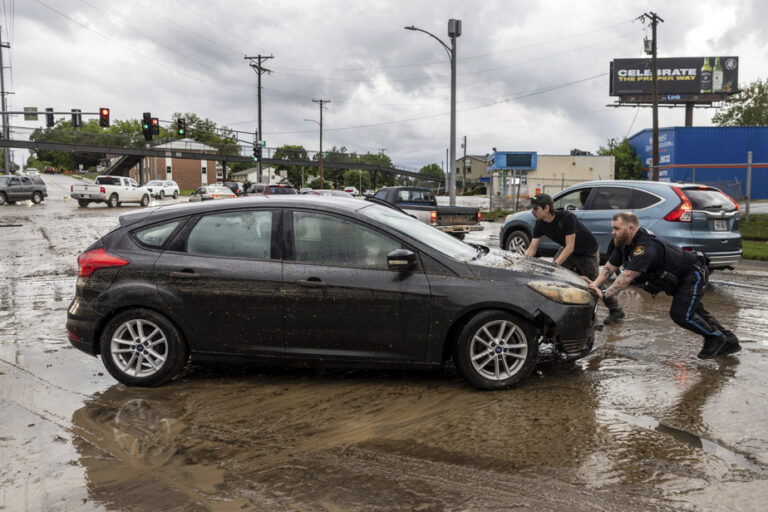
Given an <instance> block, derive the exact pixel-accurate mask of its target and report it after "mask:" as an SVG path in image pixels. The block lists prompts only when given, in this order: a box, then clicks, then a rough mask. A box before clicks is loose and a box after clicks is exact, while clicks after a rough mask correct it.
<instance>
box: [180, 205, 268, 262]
mask: <svg viewBox="0 0 768 512" xmlns="http://www.w3.org/2000/svg"><path fill="white" fill-rule="evenodd" d="M271 242H272V211H270V210H247V211H236V212H227V213H219V214H215V215H206V216H204V217H202V218H200V220H199V221H198V222H197V224H195V227H194V228H192V230H191V231H190V233H189V236H188V237H187V253H189V254H200V255H208V256H223V257H227V258H249V259H269V257H270V247H271V245H272V243H271Z"/></svg>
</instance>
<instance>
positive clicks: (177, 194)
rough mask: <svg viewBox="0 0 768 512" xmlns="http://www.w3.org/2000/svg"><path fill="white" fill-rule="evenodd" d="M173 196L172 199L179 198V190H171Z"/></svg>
mask: <svg viewBox="0 0 768 512" xmlns="http://www.w3.org/2000/svg"><path fill="white" fill-rule="evenodd" d="M173 198H174V199H178V198H179V191H178V190H174V191H173Z"/></svg>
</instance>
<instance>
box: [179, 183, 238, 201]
mask: <svg viewBox="0 0 768 512" xmlns="http://www.w3.org/2000/svg"><path fill="white" fill-rule="evenodd" d="M233 197H237V194H235V193H234V192H232V190H231V189H229V188H228V187H224V186H222V185H208V186H207V187H200V188H198V189H197V190H195V191H194V192H193V193H192V195H191V196H190V197H189V202H190V203H196V202H199V201H210V200H212V199H232V198H233Z"/></svg>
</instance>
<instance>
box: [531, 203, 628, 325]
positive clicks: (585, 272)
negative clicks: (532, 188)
mask: <svg viewBox="0 0 768 512" xmlns="http://www.w3.org/2000/svg"><path fill="white" fill-rule="evenodd" d="M531 206H532V208H531V213H532V214H533V216H534V218H535V219H536V224H535V225H534V227H533V240H531V245H530V247H528V249H527V250H526V251H525V256H526V257H528V258H533V257H534V256H536V251H537V250H538V249H539V242H540V241H541V237H542V236H546V237H548V238H549V239H550V240H552V241H553V242H555V243H557V244H560V250H558V251H557V254H555V258H554V263H555V265H557V266H560V267H563V268H567V269H568V270H571V271H573V272H576V273H577V274H579V275H581V276H586V277H588V278H589V279H590V280H592V279H596V278H597V277H598V272H599V270H600V248H599V246H598V245H597V240H595V237H594V235H593V234H592V233H591V232H590V231H589V230H588V229H587V227H586V226H584V224H582V223H581V221H579V219H577V218H576V216H575V215H574V214H572V213H571V212H569V211H564V210H555V208H554V203H553V202H552V198H551V197H550V196H549V195H547V194H537V195H535V196H533V197H532V198H531ZM603 303H604V304H605V306H606V307H607V308H608V312H609V314H608V316H607V317H606V319H605V321H604V323H606V324H611V323H618V322H620V321H621V319H622V318H624V311H623V310H622V309H621V307H620V306H619V302H618V300H616V297H611V298H608V299H605V300H603Z"/></svg>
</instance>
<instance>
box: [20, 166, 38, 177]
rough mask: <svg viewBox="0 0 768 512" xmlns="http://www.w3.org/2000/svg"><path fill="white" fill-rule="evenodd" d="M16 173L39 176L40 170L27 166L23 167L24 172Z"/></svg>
mask: <svg viewBox="0 0 768 512" xmlns="http://www.w3.org/2000/svg"><path fill="white" fill-rule="evenodd" d="M18 174H19V175H22V174H23V175H25V176H39V175H40V171H38V170H37V169H35V168H34V167H27V168H26V169H24V172H22V173H18Z"/></svg>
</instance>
